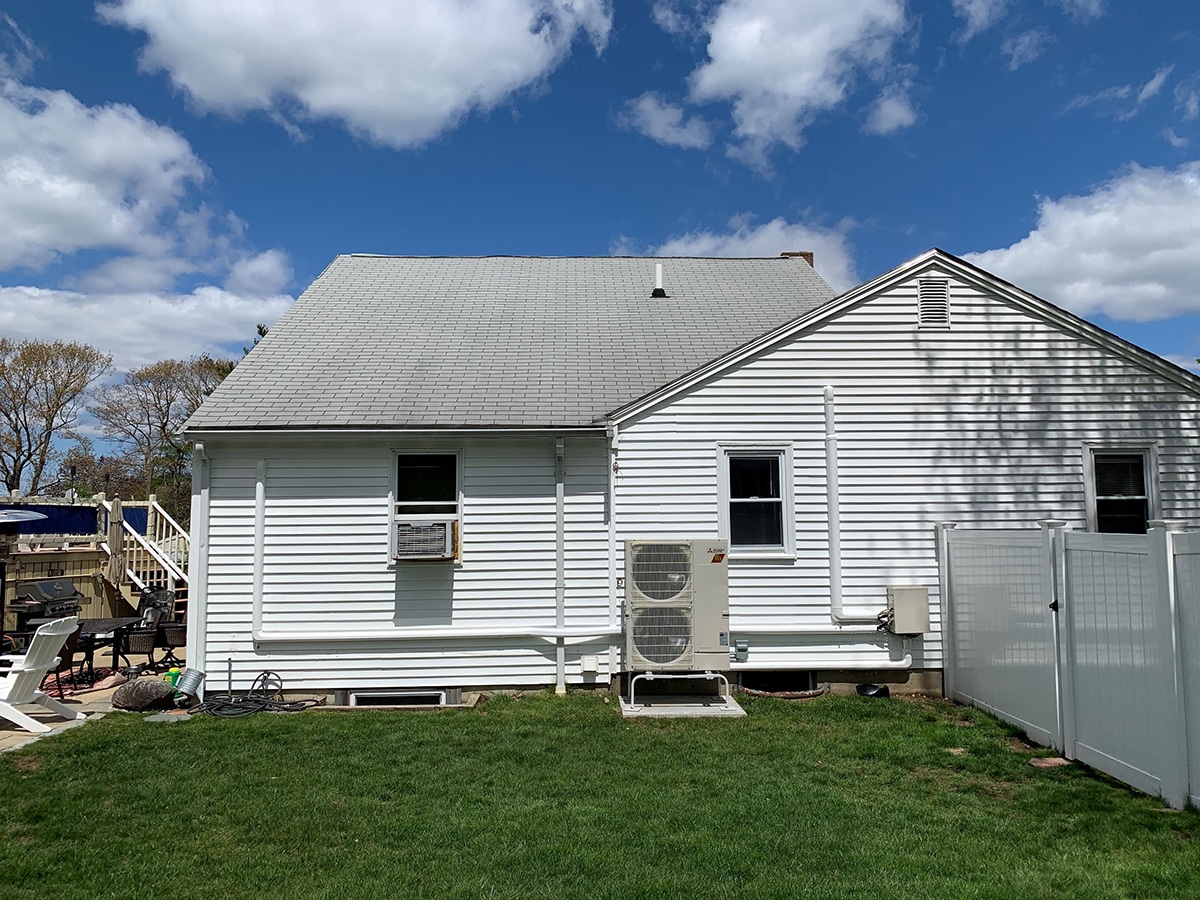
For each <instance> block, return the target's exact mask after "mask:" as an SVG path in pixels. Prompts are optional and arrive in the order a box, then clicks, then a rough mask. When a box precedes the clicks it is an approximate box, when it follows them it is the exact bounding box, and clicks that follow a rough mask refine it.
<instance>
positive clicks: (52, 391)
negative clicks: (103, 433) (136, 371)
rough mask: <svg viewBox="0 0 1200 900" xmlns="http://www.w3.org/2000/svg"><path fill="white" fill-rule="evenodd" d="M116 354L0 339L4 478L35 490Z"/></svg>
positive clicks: (0, 467)
mask: <svg viewBox="0 0 1200 900" xmlns="http://www.w3.org/2000/svg"><path fill="white" fill-rule="evenodd" d="M111 366H112V357H111V356H109V355H108V354H107V353H102V352H100V351H99V350H97V349H96V348H95V347H92V346H90V345H88V344H80V343H75V342H66V341H52V342H50V341H33V340H25V341H13V340H11V339H9V338H7V337H0V479H3V481H4V485H5V487H6V488H7V489H8V490H9V491H13V490H16V489H17V488H23V489H24V490H25V491H26V492H28V493H30V494H36V493H37V492H38V491H39V490H41V487H42V479H43V477H44V476H45V475H46V474H47V473H48V471H50V468H51V466H52V464H53V462H55V459H56V457H57V455H58V451H57V450H56V449H55V440H56V439H58V440H61V439H62V438H64V437H68V436H70V432H71V429H72V428H73V427H74V425H75V423H76V421H77V419H78V418H79V413H80V411H81V410H82V409H83V406H84V403H85V401H86V397H87V393H88V390H89V389H90V388H91V386H92V385H93V384H94V383H95V381H96V380H97V379H98V378H100V377H101V376H102V375H104V374H105V373H106V372H108V371H109V369H110V368H111Z"/></svg>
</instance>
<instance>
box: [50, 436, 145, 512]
mask: <svg viewBox="0 0 1200 900" xmlns="http://www.w3.org/2000/svg"><path fill="white" fill-rule="evenodd" d="M141 487H142V478H141V465H140V461H139V460H138V459H136V458H134V457H132V456H130V455H129V454H100V455H97V454H96V449H95V445H94V444H93V443H92V441H91V439H90V438H88V437H86V436H84V435H78V436H76V438H75V443H74V445H73V446H71V447H69V448H68V449H67V451H66V452H65V453H64V454H63V455H62V459H61V461H60V463H59V466H58V471H57V473H55V476H54V480H53V481H50V482H48V483H46V484H44V485H43V490H44V491H45V492H46V493H47V494H65V493H66V492H67V490H69V489H72V488H73V489H74V490H75V493H76V495H77V496H79V497H91V496H93V495H94V494H98V493H100V492H101V491H103V492H105V493H106V494H108V496H109V497H123V498H126V499H136V498H137V497H138V495H139V494H140V493H141Z"/></svg>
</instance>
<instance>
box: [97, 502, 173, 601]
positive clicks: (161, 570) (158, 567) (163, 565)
mask: <svg viewBox="0 0 1200 900" xmlns="http://www.w3.org/2000/svg"><path fill="white" fill-rule="evenodd" d="M100 504H101V506H102V507H103V509H104V513H103V514H102V518H103V519H104V522H103V531H102V533H103V534H104V535H105V541H104V543H103V544H102V546H103V548H104V549H105V550H106V551H107V552H108V553H110V554H111V553H112V552H113V550H114V548H113V547H110V546H109V543H108V540H107V537H108V516H109V515H110V514H111V513H112V502H111V501H109V500H106V499H105V500H101V501H100ZM121 525H122V534H123V536H124V541H123V542H122V546H121V547H120V548H117V549H118V550H119V552H121V553H123V554H125V574H126V575H127V576H128V578H129V580H130V582H132V583H133V584H134V585H135V586H136V587H137V588H138V590H144V589H145V588H163V587H174V586H175V584H177V583H183V584H185V585H186V584H187V582H188V576H187V566H188V556H189V552H190V549H191V539H190V537H189V536H188V533H187V532H186V531H184V530H183V529H182V528H181V527H180V526H179V523H178V522H176V521H175V520H174V519H173V518H171V516H170V514H169V513H167V511H166V510H165V509H163V508H162V507H161V506H159V504H158V501H157V500H156V499H155V498H154V497H153V496H151V497H150V501H149V503H148V504H147V519H146V536H145V537H143V536H142V535H140V534H138V532H137V530H136V529H135V528H134V527H133V526H132V525H130V524H129V523H128V522H125V521H122V523H121Z"/></svg>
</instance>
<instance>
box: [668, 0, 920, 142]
mask: <svg viewBox="0 0 1200 900" xmlns="http://www.w3.org/2000/svg"><path fill="white" fill-rule="evenodd" d="M707 27H708V31H709V42H708V57H709V58H708V61H707V62H705V63H704V64H703V65H701V66H700V67H699V68H698V69H696V71H694V72H693V73H692V75H691V100H692V101H693V102H696V103H703V102H709V101H731V102H732V103H733V122H734V129H735V134H736V135H737V137H738V138H740V139H741V140H742V141H743V146H742V155H744V156H746V157H747V158H750V159H752V160H753V159H754V158H756V157H758V158H760V159H761V157H762V156H763V154H765V152H766V151H767V150H768V149H769V148H770V147H771V146H772V145H773V144H776V143H783V144H785V145H787V146H788V147H791V148H793V149H795V148H798V147H799V146H800V145H801V143H802V142H803V139H802V132H803V130H804V128H805V127H807V126H808V125H809V124H811V123H812V121H813V120H814V119H815V118H816V117H817V116H818V115H819V114H820V113H822V112H825V111H828V110H831V109H834V108H835V107H838V106H840V105H841V104H842V103H844V102H845V101H846V99H847V97H848V95H849V94H850V92H851V90H852V87H853V84H854V82H855V80H856V78H857V77H858V76H859V75H860V74H861V73H864V72H865V73H867V74H868V75H870V76H871V77H874V78H876V79H877V80H883V79H884V77H886V73H887V68H888V65H889V63H890V61H891V56H892V49H893V45H894V44H895V42H896V40H897V38H898V37H899V36H900V35H902V34H903V33H904V32H905V31H906V30H907V28H908V22H907V20H906V18H905V14H904V2H903V0H809V2H807V3H805V4H804V5H803V8H802V9H801V8H798V7H797V5H796V3H795V2H794V0H725V2H724V3H722V4H721V6H720V7H719V8H718V9H717V11H716V12H715V14H714V15H713V16H712V18H711V19H710V20H708V26H707Z"/></svg>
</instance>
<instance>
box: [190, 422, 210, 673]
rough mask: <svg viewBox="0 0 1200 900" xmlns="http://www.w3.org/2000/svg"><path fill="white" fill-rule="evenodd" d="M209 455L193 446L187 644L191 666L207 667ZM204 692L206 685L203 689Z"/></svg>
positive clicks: (200, 668)
mask: <svg viewBox="0 0 1200 900" xmlns="http://www.w3.org/2000/svg"><path fill="white" fill-rule="evenodd" d="M208 498H209V459H208V453H207V452H206V451H205V447H204V444H203V443H201V442H197V443H196V444H195V446H194V447H193V448H192V521H191V528H192V552H191V560H190V564H189V566H188V598H189V602H190V605H191V609H190V610H189V613H188V617H187V619H188V625H187V647H188V659H189V660H190V661H191V668H194V669H198V670H201V671H203V670H204V666H205V658H206V657H207V655H208V650H207V647H208V530H209V528H208V508H209V502H208ZM201 693H202V694H203V689H201Z"/></svg>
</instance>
